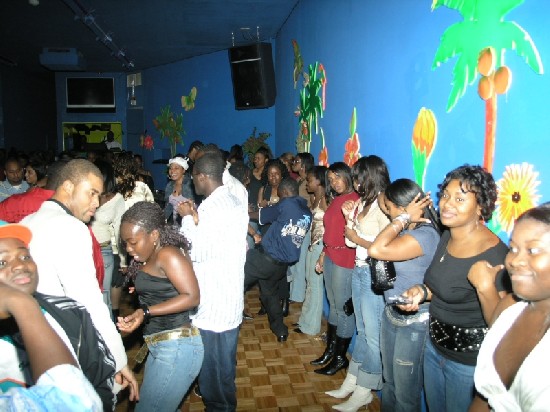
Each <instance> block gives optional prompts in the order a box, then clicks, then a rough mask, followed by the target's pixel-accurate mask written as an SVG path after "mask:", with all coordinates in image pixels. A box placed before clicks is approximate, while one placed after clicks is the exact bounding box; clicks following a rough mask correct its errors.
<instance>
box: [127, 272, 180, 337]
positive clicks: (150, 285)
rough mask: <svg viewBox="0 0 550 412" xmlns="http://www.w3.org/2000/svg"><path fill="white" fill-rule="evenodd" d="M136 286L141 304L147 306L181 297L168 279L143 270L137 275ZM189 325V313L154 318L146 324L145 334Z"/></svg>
mask: <svg viewBox="0 0 550 412" xmlns="http://www.w3.org/2000/svg"><path fill="white" fill-rule="evenodd" d="M135 286H136V292H137V294H138V296H139V301H140V303H141V304H146V305H147V306H153V305H156V304H158V303H162V302H165V301H167V300H168V299H170V298H173V297H174V296H177V295H179V292H178V291H177V290H176V288H175V287H174V285H172V282H170V280H169V279H168V278H160V277H157V276H151V275H149V274H148V273H145V272H143V271H141V270H140V271H139V272H138V273H137V276H136V280H135ZM188 323H189V311H184V312H180V313H172V314H170V315H163V316H153V317H152V318H151V320H150V321H149V323H146V324H144V327H143V334H144V335H151V334H153V333H158V332H162V331H165V330H171V329H177V328H180V327H182V326H183V325H186V324H188Z"/></svg>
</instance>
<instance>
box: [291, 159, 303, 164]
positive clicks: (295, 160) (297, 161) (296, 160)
mask: <svg viewBox="0 0 550 412" xmlns="http://www.w3.org/2000/svg"><path fill="white" fill-rule="evenodd" d="M301 161H302V160H301V159H294V160H293V161H292V163H294V164H297V163H300V162H301Z"/></svg>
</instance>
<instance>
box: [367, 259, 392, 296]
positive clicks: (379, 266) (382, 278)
mask: <svg viewBox="0 0 550 412" xmlns="http://www.w3.org/2000/svg"><path fill="white" fill-rule="evenodd" d="M367 263H368V265H369V268H370V276H371V283H372V288H373V289H374V290H378V291H383V290H388V289H391V288H393V282H395V277H396V275H395V266H394V265H393V262H388V261H386V260H378V259H375V258H372V257H370V256H369V257H368V258H367Z"/></svg>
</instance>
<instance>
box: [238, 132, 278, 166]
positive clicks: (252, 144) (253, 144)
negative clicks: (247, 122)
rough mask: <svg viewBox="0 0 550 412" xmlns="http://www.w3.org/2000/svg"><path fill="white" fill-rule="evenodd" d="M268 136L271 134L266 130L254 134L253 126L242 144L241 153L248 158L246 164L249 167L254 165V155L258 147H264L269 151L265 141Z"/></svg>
mask: <svg viewBox="0 0 550 412" xmlns="http://www.w3.org/2000/svg"><path fill="white" fill-rule="evenodd" d="M269 136H271V133H267V132H260V133H258V135H257V136H256V128H254V129H252V133H251V134H250V136H249V137H248V139H246V140H245V142H244V143H243V144H242V147H243V153H244V154H245V155H246V157H247V158H248V165H249V166H250V167H252V166H253V165H254V155H255V154H256V152H257V151H258V149H259V148H260V147H265V148H266V149H267V150H268V151H269V153H271V149H270V148H269V145H268V144H267V143H266V142H265V141H266V140H267V138H268V137H269Z"/></svg>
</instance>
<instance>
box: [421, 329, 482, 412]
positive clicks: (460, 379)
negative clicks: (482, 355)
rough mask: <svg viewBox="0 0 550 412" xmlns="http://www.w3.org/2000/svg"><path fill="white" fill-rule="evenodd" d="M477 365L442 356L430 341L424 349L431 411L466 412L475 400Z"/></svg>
mask: <svg viewBox="0 0 550 412" xmlns="http://www.w3.org/2000/svg"><path fill="white" fill-rule="evenodd" d="M474 370H475V366H470V365H464V364H462V363H458V362H454V361H452V360H450V359H447V358H445V357H444V356H443V355H441V354H440V353H439V352H438V351H437V349H436V348H435V347H434V345H433V343H432V342H431V340H430V338H428V339H427V342H426V349H425V350H424V392H425V393H426V401H427V402H428V408H429V409H430V411H446V412H454V411H456V412H464V411H467V410H468V408H469V406H470V403H472V400H473V398H474Z"/></svg>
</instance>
